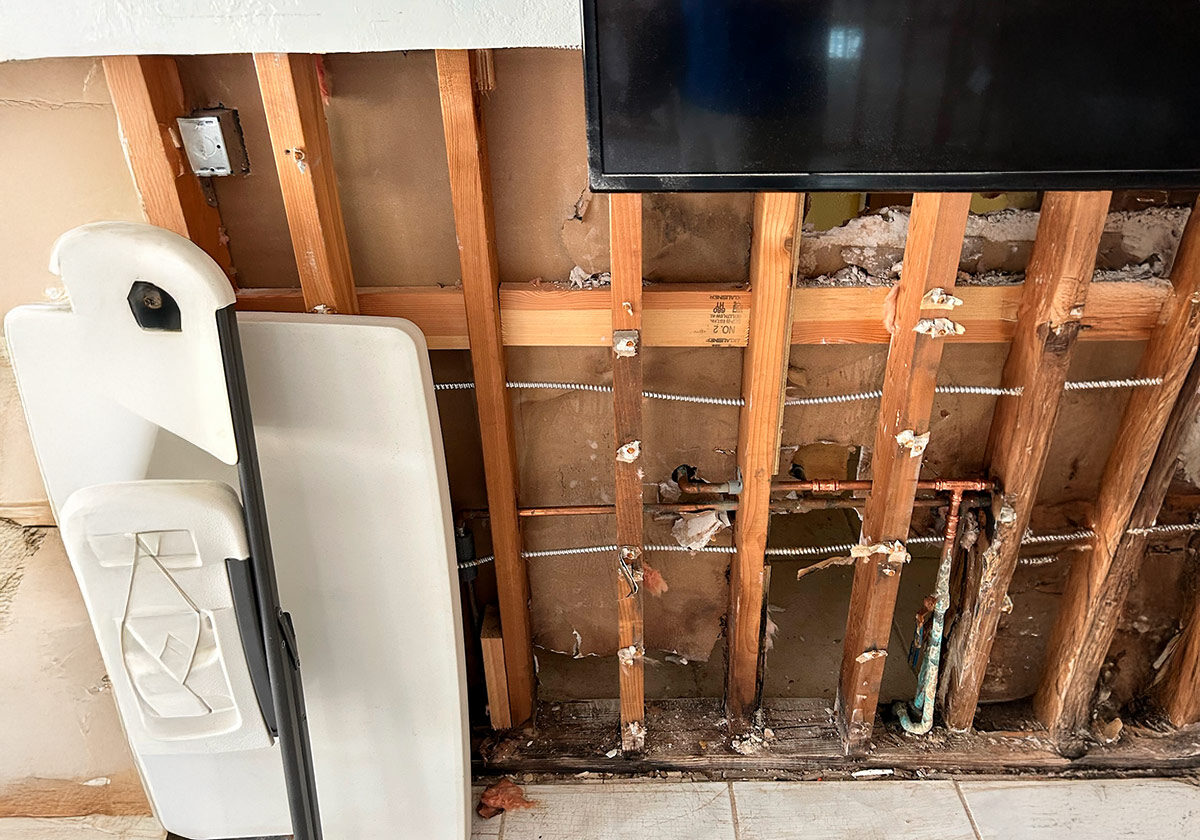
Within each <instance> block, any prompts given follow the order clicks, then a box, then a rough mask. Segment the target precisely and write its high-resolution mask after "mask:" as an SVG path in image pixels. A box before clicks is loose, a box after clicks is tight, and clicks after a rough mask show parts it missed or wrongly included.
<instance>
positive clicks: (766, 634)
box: [763, 607, 779, 653]
mask: <svg viewBox="0 0 1200 840" xmlns="http://www.w3.org/2000/svg"><path fill="white" fill-rule="evenodd" d="M778 632H779V625H778V624H776V623H775V620H774V619H773V618H771V608H770V607H768V608H767V625H766V627H765V628H764V630H763V650H764V651H766V652H767V653H770V652H771V651H772V650H774V649H775V634H776V633H778Z"/></svg>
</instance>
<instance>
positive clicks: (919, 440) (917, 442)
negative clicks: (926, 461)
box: [896, 429, 929, 458]
mask: <svg viewBox="0 0 1200 840" xmlns="http://www.w3.org/2000/svg"><path fill="white" fill-rule="evenodd" d="M896 443H898V444H900V446H901V447H902V448H904V449H907V450H908V455H909V457H910V458H920V457H921V456H922V455H924V454H925V447H927V446H929V432H926V433H925V434H923V435H918V434H916V433H915V432H914V431H913V430H912V429H905V430H904V431H902V432H901V433H900V434H898V435H896Z"/></svg>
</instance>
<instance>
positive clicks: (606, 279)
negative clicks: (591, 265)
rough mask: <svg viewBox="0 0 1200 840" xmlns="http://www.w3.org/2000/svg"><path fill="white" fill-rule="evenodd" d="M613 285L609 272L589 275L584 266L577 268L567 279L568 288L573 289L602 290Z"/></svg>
mask: <svg viewBox="0 0 1200 840" xmlns="http://www.w3.org/2000/svg"><path fill="white" fill-rule="evenodd" d="M610 285H612V275H611V274H609V273H608V272H607V271H597V272H595V273H594V274H589V273H588V272H586V271H584V269H583V267H582V266H578V265H577V266H575V267H574V268H572V269H571V274H570V275H569V276H568V277H567V286H569V287H570V288H572V289H602V288H605V287H606V286H610Z"/></svg>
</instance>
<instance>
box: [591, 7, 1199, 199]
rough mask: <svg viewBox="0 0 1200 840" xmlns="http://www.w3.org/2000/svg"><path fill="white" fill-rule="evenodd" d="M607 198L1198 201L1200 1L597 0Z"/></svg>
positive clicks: (600, 180) (598, 150) (595, 109)
mask: <svg viewBox="0 0 1200 840" xmlns="http://www.w3.org/2000/svg"><path fill="white" fill-rule="evenodd" d="M583 21H584V67H585V74H586V81H587V117H588V147H589V169H590V173H591V182H592V186H593V188H594V189H597V190H640V191H670V190H763V189H766V190H770V189H782V190H853V191H865V190H875V191H883V190H902V191H915V190H962V191H968V190H969V191H1002V190H1018V189H1019V190H1038V189H1098V188H1105V189H1108V188H1148V187H1172V188H1196V187H1200V62H1198V61H1197V60H1196V55H1197V50H1198V49H1200V0H1142V2H1132V0H583Z"/></svg>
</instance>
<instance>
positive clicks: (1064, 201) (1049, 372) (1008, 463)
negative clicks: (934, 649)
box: [942, 192, 1112, 731]
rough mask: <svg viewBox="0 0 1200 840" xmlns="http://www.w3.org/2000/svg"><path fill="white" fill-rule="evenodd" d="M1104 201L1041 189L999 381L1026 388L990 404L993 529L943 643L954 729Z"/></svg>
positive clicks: (1026, 491) (1037, 454)
mask: <svg viewBox="0 0 1200 840" xmlns="http://www.w3.org/2000/svg"><path fill="white" fill-rule="evenodd" d="M1111 200H1112V193H1111V192H1088V193H1062V192H1059V193H1046V195H1045V197H1044V198H1043V200H1042V210H1041V216H1040V218H1039V220H1038V232H1037V238H1036V240H1035V241H1034V245H1033V253H1032V254H1031V256H1030V259H1029V267H1028V269H1027V270H1026V272H1025V285H1024V289H1023V292H1022V300H1021V307H1020V311H1019V313H1018V316H1017V328H1016V333H1015V335H1014V336H1013V343H1012V348H1011V349H1010V350H1009V353H1008V361H1007V362H1006V363H1005V365H1004V375H1003V379H1002V381H1001V384H1002V386H1003V387H1005V388H1022V389H1023V391H1022V393H1021V396H1019V397H1001V398H1000V400H999V401H998V402H997V403H996V411H995V414H994V415H993V416H992V427H991V432H990V434H989V436H988V446H987V453H986V455H985V463H987V465H988V474H989V477H990V478H991V479H992V480H994V481H995V482H996V486H997V488H999V494H1000V496H999V507H998V509H997V511H996V517H995V519H996V529H995V533H994V534H993V536H992V539H991V542H990V544H989V546H988V550H987V551H986V552H984V553H983V555H982V558H981V562H978V563H970V564H969V565H968V566H967V567H966V568H965V569H964V572H965V574H964V575H963V585H962V588H961V591H960V592H959V593H958V596H957V597H958V601H957V603H956V605H955V607H956V609H955V616H956V617H955V621H954V624H953V625H952V627H951V628H950V633H949V634H948V636H947V641H946V655H945V659H944V664H943V683H942V684H943V689H944V698H945V699H944V704H943V715H944V717H945V720H946V725H947V726H948V727H949V728H950V729H952V730H959V731H961V730H966V729H969V728H970V726H971V722H972V721H973V720H974V718H975V707H976V705H977V704H978V702H979V691H980V687H981V686H982V685H983V678H984V672H985V671H986V670H987V664H988V660H989V658H990V657H991V651H992V642H993V641H994V640H995V637H996V626H997V624H998V623H999V620H1000V610H1001V608H1002V607H1003V605H1004V598H1005V595H1006V594H1007V592H1008V585H1009V583H1010V582H1011V581H1012V576H1013V573H1014V572H1015V571H1016V568H1017V556H1018V554H1019V552H1020V549H1021V537H1022V536H1023V535H1024V534H1025V529H1026V528H1028V527H1029V519H1030V516H1031V514H1032V513H1033V506H1034V502H1035V500H1036V498H1037V491H1038V486H1039V485H1040V484H1041V480H1042V470H1043V468H1044V467H1045V465H1046V456H1047V455H1048V454H1049V452H1050V442H1051V440H1052V439H1053V436H1054V425H1055V422H1056V421H1057V419H1058V407H1059V401H1060V397H1061V396H1062V390H1063V383H1064V382H1065V381H1066V378H1067V368H1068V367H1069V365H1070V361H1071V351H1072V349H1073V348H1074V346H1075V341H1076V339H1077V338H1078V336H1079V332H1080V329H1081V328H1082V323H1083V312H1084V304H1085V302H1086V300H1087V296H1088V289H1089V287H1090V286H1091V280H1092V271H1093V269H1094V268H1095V263H1096V249H1097V248H1098V247H1099V245H1100V235H1101V233H1103V231H1104V222H1105V219H1107V217H1108V205H1109V203H1110V201H1111Z"/></svg>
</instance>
